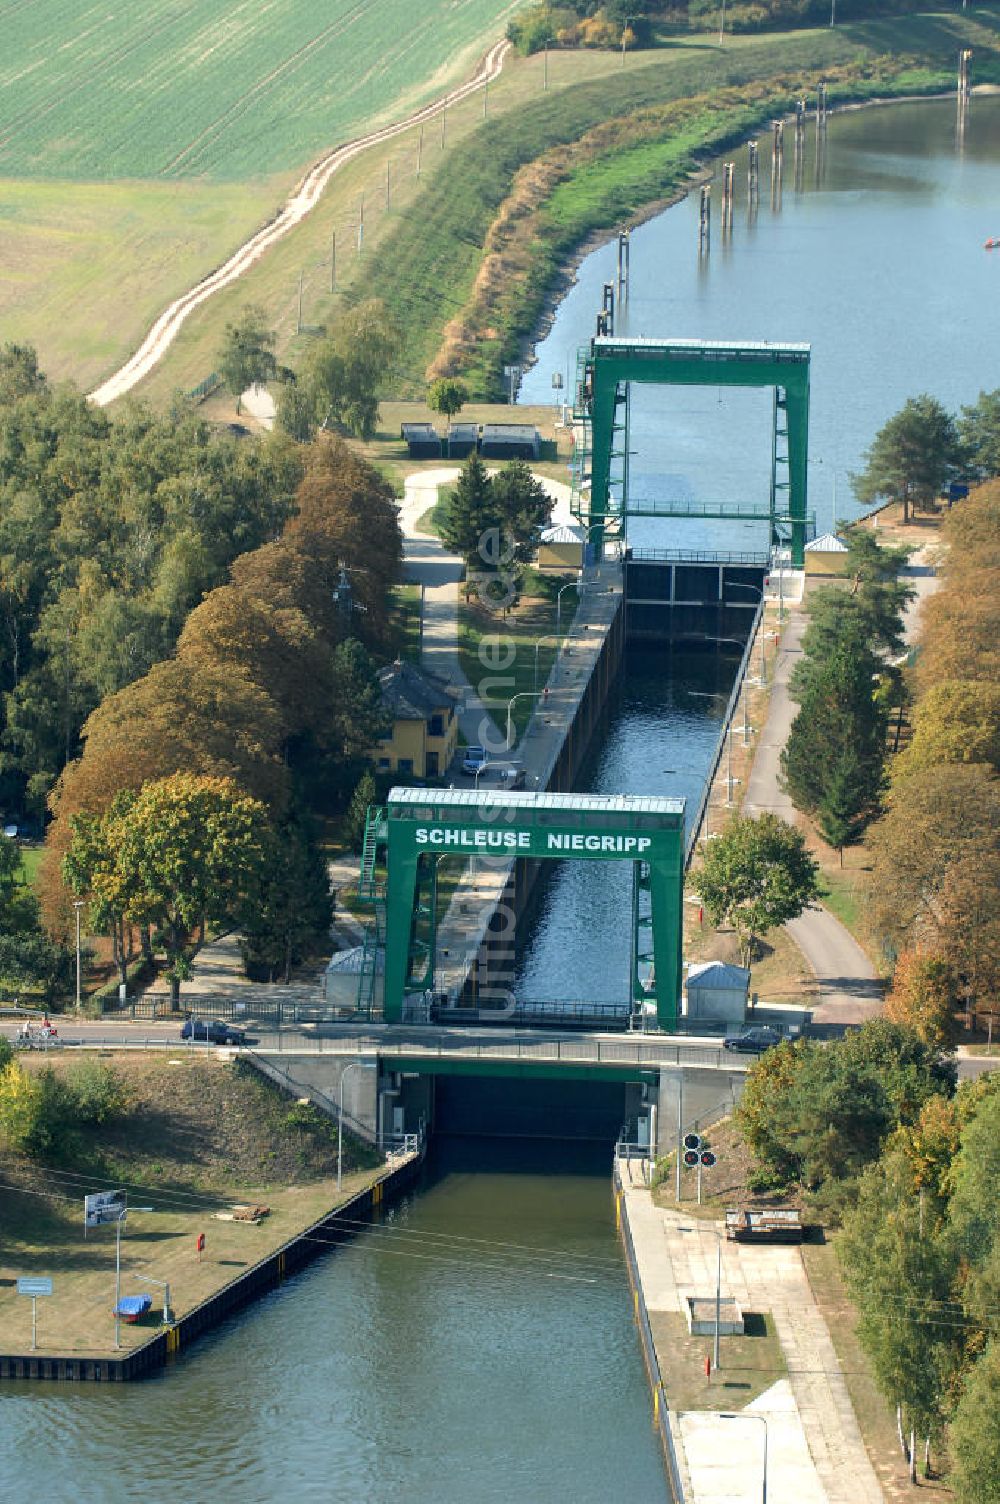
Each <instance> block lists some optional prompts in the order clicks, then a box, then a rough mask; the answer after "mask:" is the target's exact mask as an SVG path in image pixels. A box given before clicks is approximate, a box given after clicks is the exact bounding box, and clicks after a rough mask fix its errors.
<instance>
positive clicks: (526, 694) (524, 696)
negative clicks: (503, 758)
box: [507, 689, 541, 752]
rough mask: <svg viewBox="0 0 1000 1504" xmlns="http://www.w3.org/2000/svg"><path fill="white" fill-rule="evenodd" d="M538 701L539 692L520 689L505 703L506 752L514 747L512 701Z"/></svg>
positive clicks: (539, 697)
mask: <svg viewBox="0 0 1000 1504" xmlns="http://www.w3.org/2000/svg"><path fill="white" fill-rule="evenodd" d="M539 699H541V691H540V690H534V689H522V690H521V691H520V692H519V693H518V694H516V695H511V697H510V699H509V700H508V701H507V751H508V752H509V751H510V749H511V747H512V746H513V745H514V742H513V731H514V723H513V720H512V718H511V711H512V710H513V708H514V701H515V700H539Z"/></svg>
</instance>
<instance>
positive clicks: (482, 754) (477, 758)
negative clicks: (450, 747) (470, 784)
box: [462, 747, 490, 777]
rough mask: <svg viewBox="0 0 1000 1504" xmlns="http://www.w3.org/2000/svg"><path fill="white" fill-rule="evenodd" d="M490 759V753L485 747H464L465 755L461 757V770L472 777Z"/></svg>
mask: <svg viewBox="0 0 1000 1504" xmlns="http://www.w3.org/2000/svg"><path fill="white" fill-rule="evenodd" d="M489 760H490V754H489V753H488V752H487V750H486V748H485V747H466V749H465V756H464V757H463V758H462V772H463V773H468V774H469V776H470V777H474V776H475V775H476V773H478V772H480V771H481V770H482V769H483V768H485V767H486V764H487V763H488V762H489Z"/></svg>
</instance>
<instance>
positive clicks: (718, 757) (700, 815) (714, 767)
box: [684, 594, 766, 872]
mask: <svg viewBox="0 0 1000 1504" xmlns="http://www.w3.org/2000/svg"><path fill="white" fill-rule="evenodd" d="M765 604H766V603H765V600H764V597H763V594H762V595H761V598H760V600H759V601H758V602H757V610H756V611H755V612H754V618H753V622H752V623H751V626H750V631H749V634H748V635H747V643H746V647H745V648H744V649H743V657H742V658H741V659H740V666H739V668H738V669H737V670H736V678H735V679H734V680H733V688H732V693H731V694H730V696H729V699H728V701H727V703H726V713H725V715H724V716H723V719H722V730H721V732H720V733H719V740H718V741H717V742H716V744H715V751H714V753H713V754H712V761H711V764H710V766H709V770H708V773H707V775H706V777H705V782H704V784H703V785H702V790H701V798H700V799H699V800H698V808H697V810H696V811H695V817H694V819H693V820H692V821H691V827H690V830H689V831H688V839H687V850H686V851H685V853H684V870H685V872H686V871H687V870H688V868H689V867H690V866H691V862H692V860H693V858H694V852H695V847H696V846H697V844H698V832H699V831H700V830H701V827H702V822H703V821H704V819H705V811H706V810H707V808H708V801H709V800H710V799H711V797H712V788H713V786H714V784H715V775H716V773H717V772H718V771H719V763H720V762H721V761H722V754H723V752H724V751H725V750H726V738H727V737H728V736H729V735H730V727H731V725H732V720H733V716H734V715H735V714H736V706H737V705H738V704H739V699H740V695H741V694H742V692H743V680H744V679H745V678H746V673H747V668H748V667H749V664H750V655H751V653H752V652H753V649H754V643H755V642H756V640H757V633H758V632H763V630H764V607H765Z"/></svg>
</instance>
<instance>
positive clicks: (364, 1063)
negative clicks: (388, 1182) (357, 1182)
mask: <svg viewBox="0 0 1000 1504" xmlns="http://www.w3.org/2000/svg"><path fill="white" fill-rule="evenodd" d="M375 1068H376V1067H375V1066H374V1065H373V1064H372V1063H371V1062H370V1061H368V1060H352V1061H350V1063H349V1064H348V1065H345V1066H344V1069H343V1070H342V1071H341V1073H340V1091H339V1094H338V1097H337V1190H338V1191H339V1190H340V1187H341V1185H342V1183H343V1178H344V1177H343V1166H344V1081H345V1079H346V1077H347V1073H348V1071H354V1070H362V1071H373V1070H375Z"/></svg>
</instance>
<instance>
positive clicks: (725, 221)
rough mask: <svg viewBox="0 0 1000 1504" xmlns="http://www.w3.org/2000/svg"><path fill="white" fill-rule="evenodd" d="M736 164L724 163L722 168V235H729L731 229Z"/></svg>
mask: <svg viewBox="0 0 1000 1504" xmlns="http://www.w3.org/2000/svg"><path fill="white" fill-rule="evenodd" d="M735 175H736V163H735V162H724V163H723V166H722V233H723V235H724V236H725V235H729V234H731V233H732V228H733V202H734V200H735V198H736V193H735V187H734V182H733V179H734V177H735Z"/></svg>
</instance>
